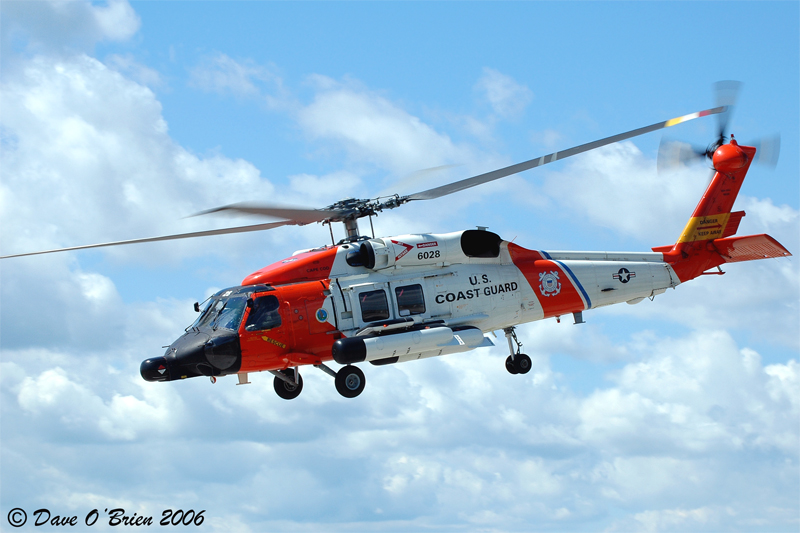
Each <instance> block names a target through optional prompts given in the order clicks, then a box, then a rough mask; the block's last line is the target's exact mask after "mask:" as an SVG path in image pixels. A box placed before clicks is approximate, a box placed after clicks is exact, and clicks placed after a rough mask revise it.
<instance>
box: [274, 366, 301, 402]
mask: <svg viewBox="0 0 800 533" xmlns="http://www.w3.org/2000/svg"><path fill="white" fill-rule="evenodd" d="M281 373H282V374H284V375H286V376H288V377H290V378H292V379H294V372H293V371H291V370H288V371H287V370H282V371H281ZM272 386H273V387H274V388H275V392H276V393H278V396H280V397H281V398H283V399H284V400H294V399H295V398H297V397H298V396H300V393H301V392H303V376H301V375H300V374H297V385H292V384H291V383H289V382H287V381H283V380H282V379H281V378H279V377H278V376H275V379H274V380H273V381H272Z"/></svg>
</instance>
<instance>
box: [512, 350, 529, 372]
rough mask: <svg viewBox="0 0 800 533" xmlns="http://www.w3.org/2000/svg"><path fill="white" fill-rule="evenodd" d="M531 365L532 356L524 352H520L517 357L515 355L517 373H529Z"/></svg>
mask: <svg viewBox="0 0 800 533" xmlns="http://www.w3.org/2000/svg"><path fill="white" fill-rule="evenodd" d="M531 365H532V363H531V358H530V357H528V356H527V355H525V354H524V353H518V354H517V355H516V357H514V368H515V369H516V371H517V374H527V373H528V372H530V370H531Z"/></svg>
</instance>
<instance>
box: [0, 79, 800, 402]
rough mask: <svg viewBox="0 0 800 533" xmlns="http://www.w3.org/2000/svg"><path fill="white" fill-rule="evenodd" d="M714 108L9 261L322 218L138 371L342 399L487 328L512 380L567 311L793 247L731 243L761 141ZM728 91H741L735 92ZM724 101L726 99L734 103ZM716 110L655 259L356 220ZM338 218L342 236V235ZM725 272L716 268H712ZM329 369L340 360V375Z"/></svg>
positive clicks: (478, 339)
mask: <svg viewBox="0 0 800 533" xmlns="http://www.w3.org/2000/svg"><path fill="white" fill-rule="evenodd" d="M726 87H727V88H730V87H734V92H735V85H733V86H732V85H731V84H730V82H728V84H727V85H725V84H723V85H718V91H717V92H718V100H717V104H721V105H717V106H716V107H714V108H711V109H707V110H703V111H699V112H696V113H691V114H688V115H683V116H680V117H677V118H673V119H669V120H666V121H663V122H658V123H655V124H652V125H650V126H645V127H642V128H638V129H635V130H631V131H628V132H625V133H621V134H618V135H614V136H611V137H606V138H604V139H600V140H596V141H592V142H589V143H586V144H582V145H579V146H575V147H572V148H569V149H566V150H562V151H559V152H554V153H551V154H548V155H544V156H541V157H538V158H534V159H531V160H528V161H525V162H522V163H518V164H515V165H511V166H508V167H505V168H501V169H497V170H494V171H491V172H487V173H484V174H480V175H477V176H473V177H470V178H466V179H462V180H459V181H455V182H452V183H449V184H446V185H442V186H439V187H435V188H432V189H428V190H424V191H421V192H417V193H414V194H410V195H405V196H401V195H394V196H389V197H379V198H375V199H356V198H349V199H344V200H340V201H338V202H336V203H334V204H332V205H329V206H327V207H325V208H322V209H307V208H295V207H285V206H275V205H265V204H256V203H238V204H231V205H226V206H222V207H217V208H214V209H210V210H207V211H203V212H201V213H198V215H210V214H216V213H235V214H247V215H259V216H266V217H271V218H276V219H280V220H278V221H276V222H268V223H262V224H254V225H248V226H239V227H233V228H225V229H215V230H209V231H201V232H193V233H183V234H176V235H167V236H161V237H151V238H145V239H133V240H127V241H115V242H108V243H100V244H90V245H84V246H75V247H69V248H59V249H55V250H45V251H39V252H30V253H24V254H15V255H7V256H3V257H0V259H9V258H12V257H20V256H28V255H37V254H44V253H53V252H63V251H71V250H82V249H88V248H98V247H105V246H118V245H125V244H137V243H147V242H158V241H167V240H175V239H185V238H193V237H202V236H211V235H221V234H232V233H242V232H252V231H263V230H270V229H274V228H278V227H281V226H286V225H301V226H302V225H306V224H311V223H321V224H323V225H328V226H329V228H331V244H330V245H324V246H320V247H318V248H314V249H310V250H300V251H298V252H295V253H294V254H293V255H292V256H291V257H288V258H286V259H283V260H280V261H278V262H276V263H273V264H271V265H269V266H266V267H264V268H262V269H260V270H258V271H256V272H254V273H252V274H250V275H248V276H247V277H245V278H244V279H243V280H242V282H241V283H240V284H239V285H237V286H233V287H230V288H227V289H223V290H221V291H218V292H217V293H215V294H213V295H212V296H210V297H209V298H208V299H207V300H206V301H205V302H203V304H202V305H201V304H200V303H199V302H198V303H195V304H194V308H195V311H196V312H197V313H199V315H198V318H197V319H196V320H195V322H194V323H193V324H191V325H190V326H188V327H187V328H186V329H185V331H184V333H183V335H181V336H180V337H179V338H178V339H177V340H175V341H174V342H172V343H171V344H170V345H169V346H167V347H166V352H165V353H164V354H163V355H161V356H156V357H150V358H148V359H146V360H144V361H143V362H142V363H141V365H140V374H141V376H142V378H143V379H144V380H146V381H149V382H161V381H175V380H183V379H188V378H193V377H202V376H205V377H207V378H210V380H211V382H212V383H216V381H217V379H218V378H220V377H223V376H227V375H234V374H235V375H236V376H237V378H238V384H240V385H243V384H248V383H250V382H249V380H248V379H249V378H248V376H249V375H250V374H251V373H255V372H264V371H266V372H269V373H271V374H273V375H274V379H273V387H274V389H275V392H276V393H277V395H278V396H279V397H281V398H283V399H286V400H290V399H294V398H297V397H298V396H299V395H300V393H301V392H302V390H303V378H302V376H301V374H300V371H299V368H300V367H301V366H307V365H311V366H313V367H315V368H317V369H319V370H321V371H323V372H324V373H326V374H329V375H330V376H332V377H333V378H334V383H335V388H336V390H337V391H338V393H339V394H341V395H342V396H344V397H346V398H355V397H357V396H359V395H360V394H361V393H362V392H363V391H364V388H365V385H366V378H365V375H364V372H363V371H362V370H361V368H360V367H359V366H357V364H360V363H366V362H369V363H371V364H372V365H375V366H382V365H390V364H397V363H402V362H407V361H412V360H418V359H424V358H429V357H438V356H443V355H449V354H455V353H462V352H467V351H470V350H474V349H476V348H481V347H488V346H494V343H493V341H492V340H491V339H490V338H489V337H487V336H486V335H485V334H486V333H490V332H495V331H498V330H499V331H502V332H503V333H504V335H505V338H506V340H507V343H508V351H509V355H508V357H507V358H506V360H505V367H506V370H507V371H508V372H509V373H511V374H526V373H527V372H529V371H530V369H531V366H532V363H531V358H530V357H529V356H528V355H527V354H525V353H523V352H522V346H523V344H522V342H521V341H520V340H519V339H518V337H517V334H516V327H517V326H519V325H520V324H523V323H527V322H532V321H536V320H542V319H546V318H556V319H557V320H559V321H560V319H561V317H562V316H568V315H570V314H571V315H572V316H573V320H574V323H575V324H581V323H583V322H584V320H583V312H584V311H588V310H591V309H597V308H599V307H603V306H607V305H612V304H618V303H623V302H625V303H628V304H636V303H639V302H642V301H643V300H645V299H651V300H652V299H653V298H655V297H656V296H658V295H660V294H663V293H664V292H666V290H667V289H670V288H672V289H674V288H676V287H677V286H678V285H680V284H682V283H685V282H687V281H689V280H692V279H695V278H697V277H699V276H703V275H709V274H724V272H723V271H722V269H721V268H720V267H721V265H723V264H725V263H735V262H741V261H752V260H757V259H765V258H776V257H787V256H790V255H791V253H790V252H789V251H788V250H786V248H784V247H783V246H782V245H781V244H780V243H778V242H777V241H776V240H775V239H773V238H772V237H770V236H768V235H764V234H762V235H747V236H736V235H735V234H736V231H737V229H738V226H739V223H740V222H741V219H742V217H744V216H745V213H744V211H735V212H734V211H732V209H733V204H734V201H735V200H736V197H737V195H738V193H739V190H740V188H741V186H742V182H743V180H744V178H745V176H746V174H747V171H748V170H749V168H750V165H751V163H752V162H753V161H757V160H758V159H759V156H757V153H759V152H760V154H759V155H761V156H763V154H764V153H769V152H772V153H776V150H775V149H774V148H773V146H772V145H771V144H769V143H765V144H764V146H758V147H756V146H745V145H740V144H739V143H738V142H737V141H736V139H735V138H734V136H733V135H732V134H731V135H730V136H728V135H727V131H726V130H727V123H728V118H729V116H730V110H731V108H732V105H733V101H732V99H730V98H728V99H723V98H720V97H719V95H720V94H722V93H724V92H725V91H724V90H723V89H725V88H726ZM729 92H730V91H729ZM723 100H724V101H723ZM711 115H715V116H716V117H717V120H718V130H719V133H718V136H717V137H716V138H715V139H714V141H713V142H712V143H711V144H710V145H709V146H708V147H706V148H700V149H698V148H695V147H689V146H688V145H685V144H683V143H664V142H662V148H661V149H660V150H659V166H661V163H662V156H663V160H664V161H672V162H676V161H677V162H680V163H686V162H689V161H691V160H700V159H707V160H710V161H711V164H712V167H713V177H712V179H711V181H710V183H709V184H708V186H707V189H706V191H705V193H704V194H703V196H702V198H701V199H700V201H699V203H698V204H697V206H696V207H695V209H694V211H693V212H692V214H691V217H690V218H689V221H688V222H687V224H686V226H685V228H684V230H683V232H682V233H681V234H680V236H678V238H677V240H676V242H675V243H674V244H670V245H665V246H656V247H654V248H652V249H651V251H649V252H599V251H598V252H585V251H545V250H535V249H526V248H523V247H522V246H520V245H517V244H515V243H513V242H509V241H508V240H504V239H503V238H502V237H500V236H499V235H497V234H495V233H493V232H490V231H488V229H487V228H484V227H478V228H477V229H467V230H462V231H456V232H450V233H430V234H427V233H426V234H407V235H397V236H391V237H377V238H376V237H375V235H374V230H373V231H372V236H371V237H368V236H364V235H362V234H361V231H360V229H359V226H358V221H359V220H360V219H362V218H368V219H369V221H370V226H372V217H373V216H376V215H377V214H378V213H380V212H382V211H385V210H389V209H395V208H398V207H401V206H402V205H405V204H407V203H409V202H415V201H422V200H434V199H438V198H442V197H444V196H447V195H450V194H454V193H457V192H460V191H463V190H465V189H469V188H472V187H476V186H478V185H482V184H485V183H488V182H491V181H494V180H498V179H501V178H504V177H507V176H511V175H513V174H517V173H519V172H523V171H526V170H531V169H534V168H537V167H540V166H543V165H546V164H550V163H553V162H555V161H560V160H563V159H565V158H567V157H571V156H574V155H577V154H580V153H584V152H587V151H590V150H594V149H597V148H600V147H602V146H606V145H608V144H611V143H615V142H619V141H623V140H626V139H630V138H633V137H637V136H639V135H644V134H646V133H651V132H654V131H657V130H661V129H664V128H668V127H671V126H675V125H678V124H681V123H684V122H687V121H690V120H694V119H697V118H701V117H706V116H711ZM333 223H342V224H343V225H344V230H345V234H346V237H345V238H344V239H342V240H340V241H338V242H336V241H335V239H334V237H333V229H332V225H333ZM715 269H716V270H715ZM331 361H333V362H335V363H337V364H338V365H341V367H340V368H339V369H338V370H334V369H332V368H331V367H330V366H329V364H330V363H331Z"/></svg>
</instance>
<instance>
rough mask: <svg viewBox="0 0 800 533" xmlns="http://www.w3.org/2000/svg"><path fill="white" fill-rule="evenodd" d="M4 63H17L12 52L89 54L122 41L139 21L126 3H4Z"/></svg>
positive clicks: (113, 0)
mask: <svg viewBox="0 0 800 533" xmlns="http://www.w3.org/2000/svg"><path fill="white" fill-rule="evenodd" d="M1 24H2V30H3V31H2V34H3V41H4V42H3V48H5V49H6V50H4V51H3V55H2V57H3V61H4V66H5V67H8V64H9V63H8V62H13V63H16V58H17V56H15V55H14V54H12V53H11V50H19V49H20V48H22V49H25V50H27V51H28V52H30V53H49V54H57V55H60V54H64V53H67V54H69V53H73V52H75V51H89V50H91V49H92V47H93V46H94V45H95V43H97V42H99V41H104V40H110V41H125V40H128V39H130V38H131V37H132V36H133V35H135V34H136V32H137V31H139V27H140V25H141V20H140V19H139V16H138V15H137V14H136V12H135V11H134V10H133V8H132V7H131V6H130V4H129V3H128V2H127V0H109V1H108V2H107V3H106V4H105V5H100V4H96V3H92V2H88V1H84V0H78V1H70V2H62V1H58V0H47V1H40V2H7V3H3V16H2V23H1Z"/></svg>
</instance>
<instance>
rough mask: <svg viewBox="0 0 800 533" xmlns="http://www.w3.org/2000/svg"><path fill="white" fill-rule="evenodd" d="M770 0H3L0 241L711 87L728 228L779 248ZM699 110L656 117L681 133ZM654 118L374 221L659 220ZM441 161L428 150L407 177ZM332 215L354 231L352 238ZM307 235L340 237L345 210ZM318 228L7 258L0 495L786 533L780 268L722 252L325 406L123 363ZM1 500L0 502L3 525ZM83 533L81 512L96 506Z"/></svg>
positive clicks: (80, 229)
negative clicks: (707, 265) (735, 170)
mask: <svg viewBox="0 0 800 533" xmlns="http://www.w3.org/2000/svg"><path fill="white" fill-rule="evenodd" d="M799 11H800V9H799V8H798V4H797V3H793V2H758V3H755V2H753V3H745V2H742V3H724V4H723V3H718V2H709V3H697V2H681V3H675V2H664V3H661V2H646V3H623V2H614V3H605V2H593V3H573V2H571V3H544V2H526V3H516V2H515V3H390V2H385V3H266V2H236V3H233V2H132V3H126V2H122V1H118V2H110V3H88V2H77V1H76V2H59V3H49V2H3V3H2V5H0V15H2V17H0V30H2V47H1V48H0V54H1V55H0V61H1V62H2V63H0V66H1V67H2V68H0V83H1V85H0V98H1V99H2V114H1V115H0V134H1V135H0V148H1V149H2V174H1V175H0V227H2V230H0V231H1V232H2V233H0V236H1V237H2V241H0V246H1V248H0V251H1V252H2V253H3V254H7V253H8V254H10V253H17V252H24V251H30V250H36V249H46V248H51V247H60V246H72V245H79V244H86V243H91V242H105V241H112V240H121V239H128V238H136V237H147V236H154V235H161V234H168V233H179V232H185V231H194V230H201V229H209V228H212V227H224V226H226V225H234V224H239V223H249V222H254V221H252V220H251V219H226V218H214V217H196V218H185V217H187V216H188V215H191V214H193V213H196V212H198V211H201V210H204V209H208V208H212V207H216V206H219V205H224V204H227V203H231V202H236V201H244V200H250V201H265V202H274V203H285V204H293V205H306V206H310V207H322V206H325V205H328V204H330V203H332V202H334V201H336V200H339V199H341V198H344V197H348V196H356V197H374V196H376V195H378V194H384V193H392V192H399V193H409V192H415V191H417V190H422V189H427V188H429V187H432V186H435V185H438V184H441V183H444V182H447V181H449V180H455V179H461V178H465V177H469V176H471V175H475V174H478V173H481V172H484V171H487V170H492V169H494V168H498V167H501V166H505V165H507V164H511V163H514V162H519V161H523V160H527V159H531V158H533V157H536V156H540V155H543V154H547V153H550V152H552V151H555V150H559V149H564V148H568V147H571V146H574V145H577V144H582V143H584V142H588V141H591V140H595V139H599V138H602V137H605V136H608V135H613V134H615V133H620V132H623V131H627V130H630V129H634V128H637V127H640V126H645V125H648V124H652V123H655V122H659V121H663V120H666V119H668V118H672V117H676V116H679V115H683V114H686V113H690V112H693V111H698V110H701V109H706V108H709V107H712V106H713V105H714V98H713V95H712V91H711V85H712V84H713V83H714V82H716V81H718V80H725V79H734V80H740V81H742V82H743V89H742V92H741V95H740V98H739V101H738V106H737V107H736V109H735V112H734V114H733V117H732V122H731V130H732V132H733V133H734V135H736V137H737V138H738V139H739V140H740V141H741V142H744V143H746V142H747V141H748V140H752V139H756V138H759V137H763V136H766V135H770V134H773V133H776V132H779V133H780V135H781V138H782V145H781V157H780V161H779V163H778V165H777V167H776V168H774V169H770V168H764V167H756V166H754V167H753V168H752V169H751V170H750V172H749V174H748V176H747V180H746V181H745V183H744V186H743V188H742V191H741V193H740V196H739V199H738V201H737V206H736V208H737V209H744V210H745V211H746V212H747V216H746V217H745V218H744V219H743V221H742V224H741V226H740V229H739V234H758V233H769V234H770V235H772V236H774V237H775V238H777V239H778V240H779V241H780V242H782V243H783V244H784V245H785V246H786V247H787V248H788V249H789V250H790V251H792V252H793V253H797V252H798V250H800V231H798V230H799V229H800V180H798V172H800V156H799V155H798V147H799V146H800V137H799V135H800V110H799V109H798V107H799V106H800V98H798V96H800V88H799V87H798V82H799V81H800V72H799V71H800V57H799V53H798V52H799V49H800V29H799V26H800V16H799V15H800V12H799ZM715 127H716V126H715V122H714V120H713V119H701V120H696V121H693V122H691V123H688V124H683V125H680V126H677V127H675V128H671V129H670V130H669V132H668V135H669V137H671V138H676V139H681V140H686V141H690V142H694V143H696V144H700V145H705V144H707V143H709V142H710V141H711V140H712V137H713V135H714V131H715ZM660 140H661V135H660V134H648V135H646V136H643V137H640V138H637V139H635V140H633V141H632V142H624V143H620V144H618V145H614V146H609V147H607V148H605V149H602V150H598V151H595V152H592V153H588V154H584V155H582V156H578V157H575V158H573V159H571V160H567V161H563V162H558V163H556V164H553V165H550V166H548V167H545V168H541V169H538V170H536V171H532V172H528V173H525V174H523V175H520V176H514V177H509V178H506V179H504V180H501V182H498V183H493V184H490V185H486V186H483V187H480V188H477V189H472V190H470V191H465V192H462V193H458V194H456V195H452V196H450V197H448V198H446V199H440V200H436V201H431V202H418V203H415V204H410V205H407V206H405V207H404V208H403V209H398V210H395V211H392V212H388V213H383V214H381V215H380V216H379V217H378V218H377V219H376V220H375V228H376V233H378V234H380V235H384V236H390V235H398V234H402V233H409V232H423V231H424V232H448V231H455V230H459V229H467V228H471V227H474V226H477V225H481V226H488V227H489V228H490V229H491V230H492V231H495V232H497V233H499V234H500V235H502V236H503V237H504V238H506V239H509V240H511V239H513V240H514V242H516V243H517V244H520V245H522V246H525V247H529V248H536V249H546V250H559V249H560V250H610V251H615V250H641V251H648V250H649V249H650V247H652V246H658V245H664V244H669V243H672V242H674V241H675V240H676V239H677V237H678V235H679V234H680V232H681V230H682V229H683V226H684V225H685V223H686V220H687V219H688V217H689V216H690V214H691V212H692V209H693V208H694V206H695V205H696V203H697V201H698V200H699V198H700V196H701V194H702V192H703V190H704V188H705V186H706V183H707V180H708V177H709V170H708V168H706V167H704V166H703V165H702V164H701V165H699V166H695V167H689V168H680V169H676V170H674V171H672V172H670V173H667V174H661V175H659V174H658V173H657V172H656V153H657V150H658V145H659V142H660ZM440 166H445V167H446V168H444V169H442V170H441V171H440V172H438V173H426V174H424V175H422V176H421V177H420V175H418V174H414V173H415V171H418V170H420V169H427V168H432V167H440ZM362 229H363V228H362ZM335 231H338V233H337V238H340V237H341V229H339V228H335ZM328 241H329V236H328V229H327V228H324V227H321V226H319V225H313V226H305V227H302V228H298V227H285V228H280V229H277V230H273V231H271V232H267V233H262V234H255V235H238V236H233V237H214V238H209V239H203V240H192V241H183V242H180V243H171V244H163V243H162V244H153V245H142V246H130V247H122V248H117V249H113V250H102V251H86V252H73V253H67V254H60V255H52V256H39V257H32V258H25V259H15V260H8V261H4V262H3V263H2V264H1V265H0V268H1V269H2V270H0V275H2V278H0V281H1V283H0V365H2V367H0V368H1V369H2V373H0V402H2V403H0V414H1V415H2V416H1V417H0V453H1V455H0V469H1V470H0V471H2V479H3V483H2V486H0V504H1V505H0V507H1V508H0V517H2V520H6V514H7V513H8V511H9V510H10V509H12V508H14V507H20V508H23V509H26V510H28V512H29V515H30V514H31V512H32V511H33V510H35V509H38V508H41V507H47V508H49V509H51V510H52V511H53V512H54V513H56V512H57V513H60V514H62V515H64V514H69V515H71V514H76V515H79V516H81V517H82V516H84V515H85V514H86V513H88V512H89V511H90V510H92V509H94V508H99V509H100V510H101V511H102V509H104V508H111V507H112V506H113V507H124V508H125V509H126V510H128V511H129V514H132V513H133V512H137V513H138V514H140V515H147V516H155V517H160V514H161V511H162V510H163V509H165V508H173V509H179V508H181V509H190V508H191V509H195V510H200V509H206V513H205V515H206V517H207V521H206V522H205V523H204V525H203V526H202V528H203V529H204V530H207V531H216V530H223V531H229V530H236V531H266V530H269V531H318V530H321V529H324V530H331V531H335V530H342V531H350V530H353V529H359V530H366V531H407V530H409V529H412V530H415V529H416V530H418V529H430V530H446V531H459V530H467V531H475V530H499V531H517V530H519V531H536V530H547V531H721V530H724V531H731V530H737V531H739V530H740V531H796V530H797V527H798V521H800V507H798V503H797V502H798V501H800V466H798V460H800V457H798V442H800V426H799V423H798V420H800V363H799V362H798V359H799V358H798V352H799V351H800V339H798V330H799V329H800V328H798V326H800V304H799V303H798V302H800V272H798V267H797V261H796V259H795V258H790V259H782V260H770V261H759V262H752V263H741V264H735V265H730V266H728V267H726V268H725V270H726V271H727V273H726V274H725V275H724V276H708V277H704V278H701V279H698V280H695V281H692V282H691V283H687V284H686V285H684V286H680V287H678V289H677V290H675V291H669V292H668V293H666V294H664V295H662V296H659V297H657V298H656V299H655V300H654V301H652V302H650V301H645V302H642V303H640V304H638V305H635V306H628V305H623V306H613V307H609V308H603V309H598V310H594V311H590V312H586V313H585V315H584V317H585V320H586V321H587V324H585V325H581V326H573V325H572V324H571V320H566V319H565V320H564V321H562V323H561V324H557V323H556V322H555V321H553V320H548V321H542V322H538V323H534V324H530V325H526V326H523V327H521V328H519V334H520V339H521V340H522V342H523V343H524V344H525V348H526V351H527V353H529V354H530V355H531V357H532V359H533V363H534V369H533V370H532V371H531V372H530V373H529V374H527V375H526V376H524V377H522V376H510V375H509V374H508V373H507V372H506V371H505V369H504V367H503V360H504V359H505V356H506V353H505V351H506V349H505V347H504V339H502V336H501V337H500V339H498V340H499V342H497V343H496V344H497V346H496V347H495V348H492V349H481V350H477V351H474V352H470V353H467V354H460V355H452V356H448V357H444V358H440V359H432V360H425V361H419V362H414V363H407V364H403V365H397V366H391V367H380V368H378V367H370V366H368V367H366V368H364V370H365V372H366V374H367V380H368V384H367V387H366V390H365V392H364V394H362V395H361V396H360V397H358V398H357V399H355V400H345V399H343V398H341V397H340V396H339V395H338V394H337V393H336V392H335V389H334V387H333V383H332V380H330V379H329V378H328V377H327V376H325V375H324V374H322V373H321V372H318V371H316V370H314V369H311V370H305V371H304V374H303V376H304V379H305V390H304V392H303V394H302V395H301V396H300V397H299V398H298V399H297V400H295V401H292V402H286V401H284V400H281V399H280V398H278V397H277V396H276V395H275V394H274V392H273V390H272V384H271V376H269V375H266V374H265V375H256V376H251V381H252V384H251V385H247V386H244V387H236V386H234V383H235V381H234V380H233V379H232V378H226V379H222V380H220V381H219V382H218V383H216V384H215V385H211V384H210V383H209V382H208V381H207V380H201V379H197V380H189V381H186V382H181V383H171V384H158V383H156V384H151V383H145V382H144V381H142V380H141V378H140V377H139V374H138V365H139V363H140V362H141V361H142V360H143V359H144V358H146V357H149V356H151V355H157V354H160V353H161V350H162V348H161V347H162V346H163V345H166V344H169V343H170V342H171V341H172V340H174V339H175V338H176V337H177V336H178V335H179V334H180V333H181V332H182V331H183V328H184V327H186V326H187V325H188V324H189V323H191V321H192V320H193V319H194V312H193V310H192V303H193V302H194V301H196V300H202V299H204V298H205V297H206V296H207V295H208V294H210V293H211V292H212V291H214V290H216V289H219V288H222V287H225V286H231V285H236V284H238V283H239V282H240V281H241V280H242V279H243V278H244V277H245V276H246V275H248V274H249V273H251V272H253V271H255V270H257V269H259V268H261V267H263V266H265V265H267V264H270V263H272V262H274V261H277V260H280V259H282V258H284V257H286V256H288V255H290V254H291V253H292V252H293V251H294V250H296V249H302V248H308V247H312V246H315V245H319V244H324V243H327V242H328ZM4 523H5V522H4ZM96 527H98V529H101V528H100V525H99V524H98V526H96Z"/></svg>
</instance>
